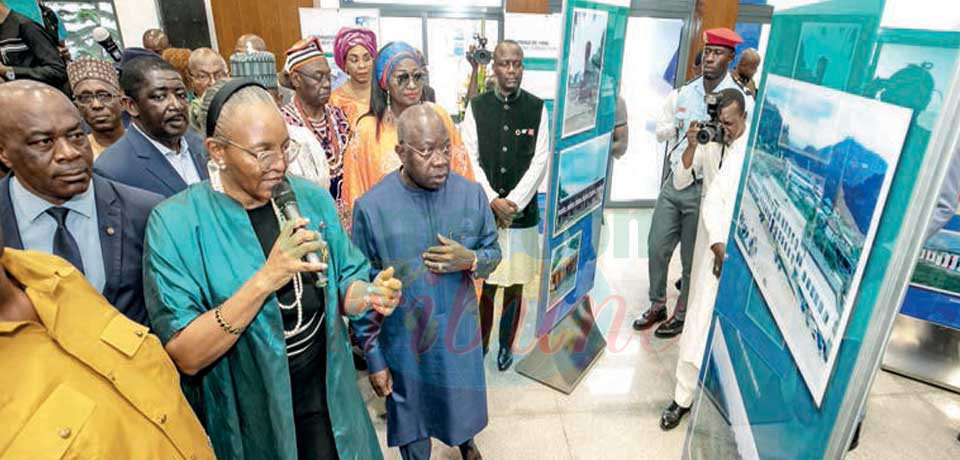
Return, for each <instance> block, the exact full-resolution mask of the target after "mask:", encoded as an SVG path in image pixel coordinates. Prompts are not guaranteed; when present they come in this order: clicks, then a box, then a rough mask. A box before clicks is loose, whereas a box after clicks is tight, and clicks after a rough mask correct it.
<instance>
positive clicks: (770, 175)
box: [735, 75, 911, 404]
mask: <svg viewBox="0 0 960 460" xmlns="http://www.w3.org/2000/svg"><path fill="white" fill-rule="evenodd" d="M760 110H761V114H760V121H759V126H758V127H757V138H756V140H755V142H754V150H753V152H752V155H751V160H750V167H749V170H748V172H747V177H746V181H745V186H744V189H743V192H742V193H743V195H742V199H741V205H740V214H739V215H738V217H737V221H736V232H735V240H736V243H737V249H738V250H739V251H740V252H741V254H742V255H743V258H744V259H745V260H746V265H747V266H748V267H749V269H750V272H751V274H752V275H753V278H754V280H755V282H756V284H757V286H758V287H759V290H760V292H761V294H762V295H763V298H764V300H765V302H766V304H767V306H768V308H769V309H770V310H771V312H772V314H773V316H774V318H775V320H776V322H777V325H778V326H779V328H780V331H781V332H782V334H783V337H784V340H785V342H786V343H787V346H788V347H789V349H790V351H791V354H792V355H793V357H794V360H795V361H796V364H797V366H798V367H799V369H800V371H801V374H802V375H803V376H804V379H805V380H806V383H807V387H808V388H809V389H810V392H811V393H812V395H813V397H814V400H815V401H816V402H817V404H819V403H820V400H821V399H822V397H823V392H824V391H825V389H826V385H827V382H828V381H829V377H830V373H831V370H832V368H833V362H834V359H835V357H836V354H837V348H838V345H839V343H840V339H841V338H842V337H843V331H844V329H845V327H846V323H847V318H848V317H849V315H850V312H851V309H852V307H853V302H854V300H855V298H856V295H857V289H858V286H859V282H860V278H861V276H862V272H863V267H864V265H865V263H866V260H867V257H868V252H869V248H870V246H871V241H872V239H873V236H874V233H875V231H876V226H877V221H878V220H879V217H880V214H881V210H882V209H883V204H884V201H885V199H886V196H887V192H888V190H889V187H890V182H891V180H892V176H893V174H892V172H893V171H894V170H895V168H896V165H897V161H898V159H899V154H900V150H901V148H902V145H903V141H904V138H905V136H906V130H907V127H908V125H909V122H910V116H911V112H910V111H909V110H907V109H903V108H899V107H895V106H891V105H889V104H884V103H882V102H878V101H874V100H870V99H865V98H862V97H859V96H854V95H851V94H848V93H843V92H840V91H836V90H831V89H827V88H823V87H819V86H815V85H812V84H809V83H804V82H800V81H796V80H790V79H787V78H783V77H779V76H776V75H770V76H769V77H768V79H767V83H766V94H765V99H764V102H763V104H762V107H761V109H760Z"/></svg>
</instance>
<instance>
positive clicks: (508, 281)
mask: <svg viewBox="0 0 960 460" xmlns="http://www.w3.org/2000/svg"><path fill="white" fill-rule="evenodd" d="M493 72H494V74H495V75H496V77H497V88H496V89H494V90H493V91H488V92H486V93H483V94H481V95H479V96H477V97H475V98H474V99H473V100H472V101H470V106H469V108H468V109H467V111H466V114H465V115H464V119H463V123H462V124H461V125H460V126H461V128H460V129H461V135H462V137H463V145H464V147H466V149H467V151H468V152H469V153H470V158H471V160H472V163H473V172H474V175H475V176H476V179H477V182H479V183H480V185H481V186H483V189H484V191H486V193H487V197H488V198H489V199H490V207H491V208H492V209H493V214H494V216H495V217H496V218H497V227H498V228H499V229H500V231H499V242H500V249H501V251H502V252H503V261H502V262H501V263H500V266H499V267H498V268H497V270H496V271H494V272H493V274H491V275H490V277H489V278H488V279H487V280H486V281H485V282H484V284H483V294H482V295H481V297H480V327H481V330H482V335H483V352H484V353H486V352H487V350H488V348H489V343H490V331H491V329H492V328H493V310H494V308H493V299H494V297H495V296H496V294H497V288H498V287H500V286H503V287H504V293H503V312H502V314H501V316H500V352H499V354H498V355H497V367H498V368H499V369H500V370H501V371H505V370H507V369H509V368H510V365H511V364H513V353H512V351H511V348H512V347H513V342H514V339H515V338H516V335H517V329H518V328H519V323H520V319H521V318H522V316H523V312H522V308H521V303H522V300H523V285H524V284H525V283H529V282H530V281H533V277H534V275H535V274H536V271H537V260H539V255H540V238H539V235H538V233H537V222H538V215H537V200H536V196H537V189H538V188H539V186H540V183H541V182H543V178H544V176H545V175H546V166H547V158H548V154H549V143H548V140H549V135H550V132H549V126H550V124H549V123H548V122H547V111H546V109H545V108H544V105H543V101H542V100H540V99H539V98H537V97H536V96H534V95H532V94H530V93H528V92H526V91H524V90H522V89H520V82H521V81H522V80H523V48H521V47H520V45H519V44H518V43H517V42H515V41H512V40H504V41H502V42H500V43H499V44H498V45H497V47H496V48H495V49H494V50H493Z"/></svg>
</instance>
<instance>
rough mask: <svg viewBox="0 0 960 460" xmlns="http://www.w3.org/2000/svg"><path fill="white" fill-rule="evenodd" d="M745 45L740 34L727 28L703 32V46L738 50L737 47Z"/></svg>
mask: <svg viewBox="0 0 960 460" xmlns="http://www.w3.org/2000/svg"><path fill="white" fill-rule="evenodd" d="M740 43H743V38H742V37H740V34H738V33H736V32H734V31H732V30H730V29H727V28H725V27H720V28H717V29H709V30H705V31H704V32H703V44H704V45H715V46H726V47H727V48H736V47H737V45H739V44H740Z"/></svg>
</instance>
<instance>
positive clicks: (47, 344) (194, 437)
mask: <svg viewBox="0 0 960 460" xmlns="http://www.w3.org/2000/svg"><path fill="white" fill-rule="evenodd" d="M0 365H2V367H3V372H0V420H3V423H0V459H31V460H36V459H59V458H103V459H108V458H109V459H114V458H116V459H121V458H131V459H132V458H137V459H158V460H159V459H212V458H214V455H213V450H212V449H211V448H210V444H209V441H208V440H207V436H206V434H205V433H204V431H203V427H201V426H200V422H199V421H198V420H197V417H196V416H195V415H194V413H193V411H192V410H191V408H190V406H189V405H188V404H187V401H186V399H185V398H184V396H183V394H182V393H181V391H180V380H179V379H180V378H179V375H178V373H177V370H176V368H175V367H174V366H173V363H172V362H171V361H170V358H169V357H168V356H167V354H166V352H165V351H164V349H163V346H162V345H161V344H160V341H159V340H158V339H157V338H156V337H155V336H154V335H151V334H150V333H149V331H148V329H147V328H146V327H144V326H142V325H140V324H137V323H135V322H133V321H131V320H129V319H127V318H126V317H125V316H124V315H122V314H120V313H119V312H118V311H117V310H115V309H114V308H113V307H111V306H110V304H108V303H107V301H106V299H104V298H103V297H102V296H101V295H100V294H99V293H97V291H96V290H95V289H94V288H93V286H91V285H90V284H89V283H88V282H87V280H86V279H85V278H84V277H83V275H82V274H81V273H80V272H79V271H77V269H76V268H74V267H73V265H71V264H70V263H68V262H66V261H65V260H63V259H60V258H58V257H56V256H52V255H47V254H43V253H40V252H35V251H19V250H16V249H10V248H4V247H3V235H2V232H0Z"/></svg>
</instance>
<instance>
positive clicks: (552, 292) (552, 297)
mask: <svg viewBox="0 0 960 460" xmlns="http://www.w3.org/2000/svg"><path fill="white" fill-rule="evenodd" d="M581 235H583V232H577V233H576V234H574V235H573V236H571V237H570V238H569V239H567V240H566V241H564V242H563V244H561V245H559V246H557V247H556V248H554V249H553V253H552V254H550V282H549V285H548V288H547V305H549V306H551V307H552V306H553V305H556V303H557V302H558V301H559V300H560V299H562V298H563V297H564V296H566V295H567V294H568V293H569V292H570V291H572V290H573V288H574V286H576V285H577V266H578V265H579V263H580V239H581Z"/></svg>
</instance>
